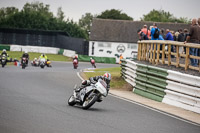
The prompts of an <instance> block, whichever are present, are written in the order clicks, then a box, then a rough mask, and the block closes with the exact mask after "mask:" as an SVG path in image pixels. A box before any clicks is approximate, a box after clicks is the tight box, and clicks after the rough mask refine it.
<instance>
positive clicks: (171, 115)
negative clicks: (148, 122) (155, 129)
mask: <svg viewBox="0 0 200 133" xmlns="http://www.w3.org/2000/svg"><path fill="white" fill-rule="evenodd" d="M77 75H78V77H79V78H80V79H81V80H84V79H83V78H82V77H81V76H80V74H79V72H77ZM109 95H110V96H113V97H115V98H118V99H121V100H124V101H127V102H130V103H134V104H136V105H139V106H142V107H145V108H147V109H150V110H153V111H156V112H158V113H161V114H164V115H167V116H169V117H172V118H175V119H177V120H180V121H183V122H186V123H189V124H192V125H195V126H200V124H198V123H195V122H192V121H189V120H186V119H183V118H181V117H177V116H175V115H173V114H169V113H166V112H163V111H160V110H158V109H155V108H152V107H149V106H146V105H144V104H141V103H138V102H135V101H132V100H129V99H127V98H123V97H120V96H117V95H113V94H111V93H109Z"/></svg>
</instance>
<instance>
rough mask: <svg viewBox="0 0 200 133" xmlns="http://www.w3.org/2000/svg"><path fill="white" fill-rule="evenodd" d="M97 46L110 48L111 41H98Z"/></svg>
mask: <svg viewBox="0 0 200 133" xmlns="http://www.w3.org/2000/svg"><path fill="white" fill-rule="evenodd" d="M98 47H108V48H110V47H111V43H102V42H99V43H98Z"/></svg>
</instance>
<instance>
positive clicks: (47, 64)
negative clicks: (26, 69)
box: [46, 59, 52, 67]
mask: <svg viewBox="0 0 200 133" xmlns="http://www.w3.org/2000/svg"><path fill="white" fill-rule="evenodd" d="M46 66H47V67H52V66H51V61H50V60H49V59H47V61H46Z"/></svg>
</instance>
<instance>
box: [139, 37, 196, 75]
mask: <svg viewBox="0 0 200 133" xmlns="http://www.w3.org/2000/svg"><path fill="white" fill-rule="evenodd" d="M172 45H173V46H175V48H176V52H172V51H171V47H172ZM183 47H185V48H186V52H185V53H179V49H180V48H181V49H182V48H183ZM190 48H198V49H200V44H195V43H186V44H184V43H183V42H176V41H164V40H143V41H138V57H137V58H138V60H146V61H149V62H150V63H152V64H156V65H157V64H167V65H168V66H170V65H174V66H176V67H183V68H185V70H188V69H193V70H198V71H199V72H200V65H199V66H198V67H194V66H192V65H190V58H193V59H197V60H199V61H200V57H199V56H193V55H190V54H189V49H190ZM171 55H173V56H174V59H172V58H171ZM180 58H183V59H182V60H184V62H180Z"/></svg>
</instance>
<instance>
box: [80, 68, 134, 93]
mask: <svg viewBox="0 0 200 133" xmlns="http://www.w3.org/2000/svg"><path fill="white" fill-rule="evenodd" d="M91 71H93V70H89V72H84V73H83V75H82V76H83V77H84V78H86V79H88V78H89V77H94V76H100V75H103V74H104V73H106V72H108V73H110V74H111V75H112V79H111V82H110V86H111V88H112V89H118V90H132V87H131V86H130V85H129V84H128V83H127V82H126V81H125V80H124V79H123V78H122V77H121V74H120V71H121V68H120V67H113V68H102V69H95V70H94V72H91Z"/></svg>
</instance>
